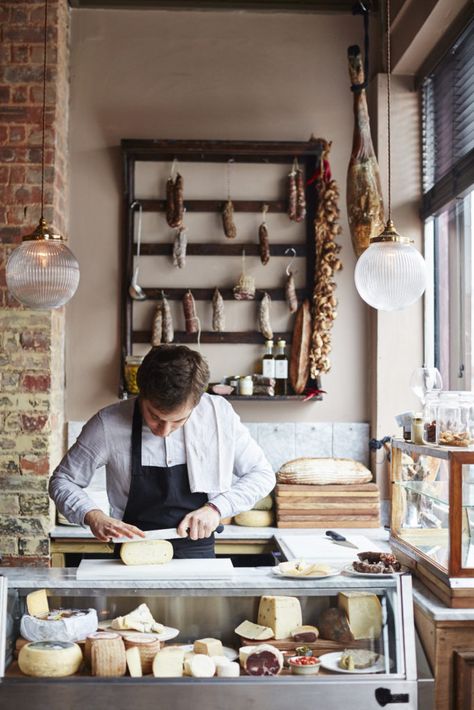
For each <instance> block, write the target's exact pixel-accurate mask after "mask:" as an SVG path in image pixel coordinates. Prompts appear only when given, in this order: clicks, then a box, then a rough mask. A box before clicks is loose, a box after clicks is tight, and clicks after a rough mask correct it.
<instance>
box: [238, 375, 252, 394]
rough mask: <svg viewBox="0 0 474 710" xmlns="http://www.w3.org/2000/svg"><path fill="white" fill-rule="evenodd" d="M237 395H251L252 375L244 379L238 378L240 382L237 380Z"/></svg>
mask: <svg viewBox="0 0 474 710" xmlns="http://www.w3.org/2000/svg"><path fill="white" fill-rule="evenodd" d="M239 394H242V395H251V394H253V380H252V375H247V376H246V377H241V378H240V380H239Z"/></svg>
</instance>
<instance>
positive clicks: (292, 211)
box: [288, 158, 297, 222]
mask: <svg viewBox="0 0 474 710" xmlns="http://www.w3.org/2000/svg"><path fill="white" fill-rule="evenodd" d="M296 204H297V190H296V158H295V159H294V161H293V167H292V168H291V170H290V172H289V173H288V217H289V218H290V219H291V221H292V222H294V220H295V219H296Z"/></svg>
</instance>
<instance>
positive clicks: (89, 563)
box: [76, 557, 234, 582]
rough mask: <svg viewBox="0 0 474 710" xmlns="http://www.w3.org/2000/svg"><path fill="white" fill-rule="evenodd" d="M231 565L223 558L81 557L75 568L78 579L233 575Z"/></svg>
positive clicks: (216, 577)
mask: <svg viewBox="0 0 474 710" xmlns="http://www.w3.org/2000/svg"><path fill="white" fill-rule="evenodd" d="M233 574H234V566H233V564H232V562H231V560H230V559H229V558H228V557H225V558H224V559H218V560H216V559H196V560H194V559H193V560H171V562H167V563H166V564H164V565H124V564H123V562H122V561H121V560H82V561H81V563H80V565H79V567H78V568H77V573H76V579H77V580H78V581H89V582H90V581H94V580H95V581H101V580H111V579H115V580H130V581H132V580H147V579H149V580H154V579H193V580H199V579H222V578H223V577H232V575H233Z"/></svg>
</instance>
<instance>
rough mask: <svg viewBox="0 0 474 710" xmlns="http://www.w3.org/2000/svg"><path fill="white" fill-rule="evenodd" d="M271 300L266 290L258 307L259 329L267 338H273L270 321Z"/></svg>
mask: <svg viewBox="0 0 474 710" xmlns="http://www.w3.org/2000/svg"><path fill="white" fill-rule="evenodd" d="M271 301H272V300H271V298H270V296H269V295H268V293H267V292H265V293H264V294H263V298H262V300H261V301H260V304H259V308H258V329H259V331H260V332H261V334H262V335H263V337H264V338H266V340H272V339H273V330H272V324H271V321H270V304H271Z"/></svg>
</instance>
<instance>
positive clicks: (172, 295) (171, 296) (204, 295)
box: [143, 288, 310, 303]
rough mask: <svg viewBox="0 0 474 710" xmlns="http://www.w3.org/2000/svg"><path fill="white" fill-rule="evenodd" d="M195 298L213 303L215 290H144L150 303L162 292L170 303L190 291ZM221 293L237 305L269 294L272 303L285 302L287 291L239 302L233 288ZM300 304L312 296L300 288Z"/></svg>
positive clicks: (259, 295)
mask: <svg viewBox="0 0 474 710" xmlns="http://www.w3.org/2000/svg"><path fill="white" fill-rule="evenodd" d="M189 290H190V291H191V293H192V294H193V296H194V300H195V301H212V297H213V295H214V291H215V289H214V288H191V289H189V288H144V289H143V291H144V292H145V294H146V297H147V298H148V299H149V300H150V301H159V300H160V299H161V297H162V291H164V292H165V296H166V298H167V299H168V300H169V301H179V300H181V299H182V298H183V296H184V294H185V293H187V292H188V291H189ZM219 292H220V294H221V296H222V298H223V299H224V301H235V302H236V303H258V302H259V301H261V299H262V298H263V294H264V292H265V293H268V295H269V296H270V298H271V299H272V301H284V300H285V298H286V296H285V289H284V288H268V289H258V290H257V297H256V298H254V299H252V300H248V301H247V300H245V301H239V300H237V299H236V298H234V291H233V289H232V288H220V289H219ZM296 294H297V296H298V300H299V302H301V301H304V299H305V298H309V296H310V294H309V291H308V290H307V289H304V288H299V289H297V290H296Z"/></svg>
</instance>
